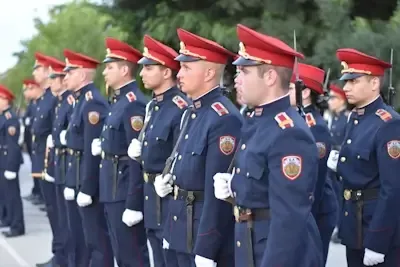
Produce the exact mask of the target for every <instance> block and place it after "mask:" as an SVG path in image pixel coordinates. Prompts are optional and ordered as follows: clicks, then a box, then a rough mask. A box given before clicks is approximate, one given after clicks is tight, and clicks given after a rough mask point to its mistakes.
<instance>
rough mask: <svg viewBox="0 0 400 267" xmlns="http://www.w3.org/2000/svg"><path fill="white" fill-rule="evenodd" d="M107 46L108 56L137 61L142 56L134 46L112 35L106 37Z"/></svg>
mask: <svg viewBox="0 0 400 267" xmlns="http://www.w3.org/2000/svg"><path fill="white" fill-rule="evenodd" d="M106 47H107V55H106V57H107V58H117V59H121V60H126V61H129V62H132V63H137V62H138V61H139V59H140V58H141V57H142V54H141V53H140V52H139V51H138V50H136V49H135V48H133V47H132V46H130V45H128V44H127V43H124V42H122V41H120V40H117V39H114V38H111V37H107V38H106Z"/></svg>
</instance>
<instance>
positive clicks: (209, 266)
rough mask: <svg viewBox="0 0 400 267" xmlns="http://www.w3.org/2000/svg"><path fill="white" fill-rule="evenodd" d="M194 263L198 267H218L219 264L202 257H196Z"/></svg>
mask: <svg viewBox="0 0 400 267" xmlns="http://www.w3.org/2000/svg"><path fill="white" fill-rule="evenodd" d="M194 263H196V267H216V266H217V263H216V262H214V261H213V260H210V259H207V258H204V257H202V256H199V255H196V257H194Z"/></svg>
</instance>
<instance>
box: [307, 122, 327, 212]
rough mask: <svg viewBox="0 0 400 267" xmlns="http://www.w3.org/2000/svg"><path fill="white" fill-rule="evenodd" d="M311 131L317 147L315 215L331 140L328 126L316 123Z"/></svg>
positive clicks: (320, 196) (324, 181) (318, 204)
mask: <svg viewBox="0 0 400 267" xmlns="http://www.w3.org/2000/svg"><path fill="white" fill-rule="evenodd" d="M311 132H312V134H313V136H314V138H315V142H316V144H317V149H318V158H319V160H318V179H317V184H316V186H315V191H314V204H313V207H312V213H313V215H314V216H315V215H317V213H318V211H319V206H320V203H321V200H322V196H323V191H324V186H325V183H326V179H327V175H328V166H327V165H326V162H327V161H328V157H329V153H330V152H331V147H332V140H331V135H330V134H329V131H328V128H326V127H323V126H321V125H317V126H315V127H313V128H311Z"/></svg>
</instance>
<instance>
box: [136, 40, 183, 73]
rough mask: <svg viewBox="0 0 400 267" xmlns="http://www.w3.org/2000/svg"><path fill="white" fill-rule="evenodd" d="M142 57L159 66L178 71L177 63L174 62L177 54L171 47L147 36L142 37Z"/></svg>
mask: <svg viewBox="0 0 400 267" xmlns="http://www.w3.org/2000/svg"><path fill="white" fill-rule="evenodd" d="M143 40H144V49H143V56H144V57H146V58H148V59H151V60H154V61H157V62H158V63H160V64H161V65H164V66H166V67H168V68H171V69H174V70H179V62H177V61H176V60H175V58H176V57H177V56H178V53H177V52H176V51H175V50H174V49H172V48H171V47H169V46H167V45H165V44H163V43H161V42H160V41H157V40H156V39H153V38H151V37H150V36H149V35H147V34H146V35H145V36H144V39H143Z"/></svg>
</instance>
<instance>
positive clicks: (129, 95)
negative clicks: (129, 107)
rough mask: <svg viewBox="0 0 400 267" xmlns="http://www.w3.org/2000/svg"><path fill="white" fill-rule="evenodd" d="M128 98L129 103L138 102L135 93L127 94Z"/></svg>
mask: <svg viewBox="0 0 400 267" xmlns="http://www.w3.org/2000/svg"><path fill="white" fill-rule="evenodd" d="M126 98H128V101H129V102H133V101H135V100H136V95H135V93H134V92H129V93H127V94H126Z"/></svg>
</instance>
